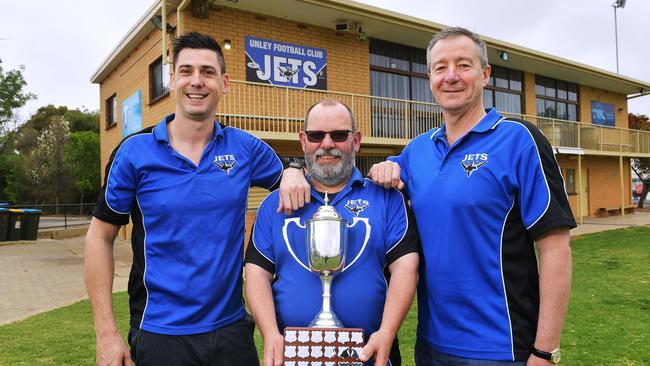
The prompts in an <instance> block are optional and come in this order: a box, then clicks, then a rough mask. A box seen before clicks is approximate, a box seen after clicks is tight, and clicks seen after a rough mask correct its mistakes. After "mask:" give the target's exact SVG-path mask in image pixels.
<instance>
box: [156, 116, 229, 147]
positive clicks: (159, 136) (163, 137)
mask: <svg viewBox="0 0 650 366" xmlns="http://www.w3.org/2000/svg"><path fill="white" fill-rule="evenodd" d="M174 116H175V114H174V113H172V114H170V115H167V116H165V118H163V119H162V120H161V121H160V122H159V123H158V124H157V125H156V127H155V128H154V129H153V136H154V138H155V139H156V141H165V142H167V143H169V134H168V133H167V124H168V123H169V122H171V121H173V120H174ZM213 123H214V133H213V134H212V139H213V140H216V139H217V137H223V136H224V134H223V128H222V127H221V124H220V123H219V122H217V120H214V122H213Z"/></svg>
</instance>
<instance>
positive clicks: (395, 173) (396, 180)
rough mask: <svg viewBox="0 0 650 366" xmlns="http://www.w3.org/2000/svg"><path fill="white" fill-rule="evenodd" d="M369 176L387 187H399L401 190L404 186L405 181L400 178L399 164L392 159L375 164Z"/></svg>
mask: <svg viewBox="0 0 650 366" xmlns="http://www.w3.org/2000/svg"><path fill="white" fill-rule="evenodd" d="M368 177H369V178H370V179H372V181H373V182H375V183H376V184H378V185H380V186H383V187H384V188H386V189H390V188H397V189H400V190H401V189H402V188H404V182H402V179H401V178H400V167H399V164H397V163H395V162H392V161H388V160H387V161H382V162H381V163H378V164H375V165H373V166H372V168H370V171H369V172H368Z"/></svg>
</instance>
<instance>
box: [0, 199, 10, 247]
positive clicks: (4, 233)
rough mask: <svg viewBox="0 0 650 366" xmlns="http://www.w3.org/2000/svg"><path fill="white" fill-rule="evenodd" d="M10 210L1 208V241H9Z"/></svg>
mask: <svg viewBox="0 0 650 366" xmlns="http://www.w3.org/2000/svg"><path fill="white" fill-rule="evenodd" d="M9 216H10V213H9V209H7V208H4V207H0V241H7V237H8V236H9Z"/></svg>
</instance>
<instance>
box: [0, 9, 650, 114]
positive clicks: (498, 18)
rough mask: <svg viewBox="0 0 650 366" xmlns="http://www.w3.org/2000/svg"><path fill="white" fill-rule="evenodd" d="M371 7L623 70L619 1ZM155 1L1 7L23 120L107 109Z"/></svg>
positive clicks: (6, 58) (645, 107)
mask: <svg viewBox="0 0 650 366" xmlns="http://www.w3.org/2000/svg"><path fill="white" fill-rule="evenodd" d="M260 1H262V0H260ZM264 1H272V0H264ZM362 2H364V3H368V4H371V5H375V6H379V7H382V8H386V9H390V10H394V11H397V12H400V13H405V14H409V15H413V16H417V17H420V18H425V19H428V20H431V21H434V22H437V23H441V24H445V25H459V26H464V27H467V28H469V29H471V30H473V31H475V32H478V33H480V34H482V35H486V36H489V37H492V38H496V39H499V40H503V41H507V42H510V43H514V44H517V45H521V46H525V47H528V48H532V49H535V50H540V51H543V52H546V53H549V54H552V55H556V56H560V57H564V58H567V59H570V60H573V61H578V62H581V63H584V64H587V65H590V66H594V67H598V68H601V69H605V70H609V71H614V72H615V71H616V57H615V46H614V44H615V43H614V10H613V8H612V6H611V4H612V3H613V0H526V1H519V0H491V1H483V0H453V1H449V0H400V1H396V0H363V1H362ZM152 3H153V1H152V0H66V1H48V0H18V1H16V0H0V59H2V66H3V68H4V69H5V71H6V70H9V69H14V68H16V67H18V65H24V66H25V77H26V79H27V83H28V87H27V90H29V91H31V92H34V93H35V94H37V95H38V99H37V100H35V101H32V102H30V103H29V104H28V106H27V107H26V108H24V109H23V110H21V114H22V117H23V119H24V118H26V117H28V116H29V115H30V114H31V113H33V112H35V111H36V109H38V107H40V106H43V105H47V104H55V105H66V106H68V107H72V108H76V107H82V106H85V107H86V108H88V109H98V108H99V87H98V86H97V85H94V84H91V83H90V76H91V75H92V74H93V73H94V72H95V71H96V70H97V68H98V67H99V65H100V64H101V63H102V62H103V61H104V60H105V59H106V57H107V56H108V55H109V53H110V52H111V51H112V50H113V48H114V47H115V46H116V45H117V42H119V40H120V39H121V38H122V37H123V36H124V35H125V34H126V32H128V30H129V29H130V28H131V27H132V26H133V25H134V24H135V23H136V22H137V20H138V19H139V18H140V17H141V16H142V15H143V14H144V12H145V10H146V9H148V8H149V6H151V4H152ZM484 4H489V6H485V5H484ZM617 17H618V40H619V65H620V66H619V67H620V73H621V74H623V75H626V76H629V77H632V78H635V79H638V80H642V81H645V82H650V27H648V21H649V19H650V1H649V0H628V1H627V4H626V6H625V8H624V9H619V10H618V13H617ZM629 111H630V112H633V113H643V114H646V115H650V96H646V97H642V98H637V99H632V100H630V101H629Z"/></svg>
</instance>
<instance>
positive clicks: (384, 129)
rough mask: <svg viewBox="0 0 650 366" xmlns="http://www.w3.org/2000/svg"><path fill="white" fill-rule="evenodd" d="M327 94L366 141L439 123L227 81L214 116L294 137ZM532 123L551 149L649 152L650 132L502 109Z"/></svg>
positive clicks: (432, 113)
mask: <svg viewBox="0 0 650 366" xmlns="http://www.w3.org/2000/svg"><path fill="white" fill-rule="evenodd" d="M325 98H331V99H336V100H340V101H341V102H344V103H345V104H347V105H348V106H349V107H350V108H351V109H352V112H353V113H354V116H355V118H356V123H357V128H358V129H359V130H360V131H361V132H362V133H363V135H364V139H365V140H366V141H369V140H368V139H369V138H370V140H371V141H372V140H374V141H377V142H381V143H385V144H393V145H403V144H405V143H406V141H408V140H410V139H412V138H414V137H415V136H417V135H419V134H421V133H424V132H426V131H428V130H430V129H432V128H434V127H440V126H441V125H442V120H443V117H442V109H441V108H440V106H438V105H436V104H433V103H426V102H419V101H413V100H403V99H393V98H382V97H374V96H369V95H360V94H352V93H341V92H332V91H320V90H312V89H298V88H291V87H276V86H272V85H268V84H262V83H252V82H246V81H238V80H231V82H230V92H229V94H228V95H227V96H226V97H225V98H224V99H223V100H222V101H221V104H220V107H219V111H218V115H219V118H220V119H221V120H222V121H223V122H224V123H226V124H228V125H230V126H233V127H237V128H241V129H245V130H248V131H254V132H262V133H270V136H271V137H272V136H274V135H275V136H277V137H278V138H294V136H296V135H297V133H298V132H299V131H300V130H301V129H302V125H303V121H304V118H305V112H306V111H307V109H308V108H309V107H310V106H311V105H312V104H314V103H316V102H317V101H319V100H322V99H325ZM504 114H505V115H507V116H509V117H516V118H521V119H525V120H527V121H530V122H532V123H534V124H536V125H537V127H538V128H539V129H540V130H541V131H542V133H544V135H545V136H546V137H547V138H548V140H549V141H550V142H551V145H553V146H555V147H567V148H581V149H583V150H587V151H594V152H596V151H597V152H604V153H608V154H612V155H615V154H617V153H626V155H630V154H631V155H634V154H650V132H649V131H638V130H630V129H624V128H613V127H602V126H596V125H591V124H585V123H580V122H574V121H566V120H560V119H553V118H545V117H537V116H530V115H521V114H513V113H504Z"/></svg>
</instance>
